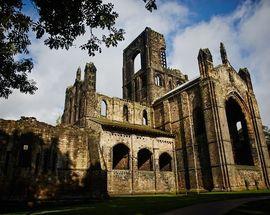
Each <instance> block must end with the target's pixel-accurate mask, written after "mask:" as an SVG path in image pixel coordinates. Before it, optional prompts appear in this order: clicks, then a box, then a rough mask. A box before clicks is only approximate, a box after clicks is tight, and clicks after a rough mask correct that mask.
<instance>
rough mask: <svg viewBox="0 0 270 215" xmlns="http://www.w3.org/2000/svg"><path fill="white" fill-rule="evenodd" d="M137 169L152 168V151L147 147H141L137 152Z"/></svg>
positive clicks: (148, 169) (149, 169) (147, 169)
mask: <svg viewBox="0 0 270 215" xmlns="http://www.w3.org/2000/svg"><path fill="white" fill-rule="evenodd" d="M138 170H146V171H152V170H153V161H152V153H151V152H150V151H149V150H148V149H141V150H140V151H139V152H138Z"/></svg>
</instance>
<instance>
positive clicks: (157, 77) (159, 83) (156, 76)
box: [155, 74, 163, 87]
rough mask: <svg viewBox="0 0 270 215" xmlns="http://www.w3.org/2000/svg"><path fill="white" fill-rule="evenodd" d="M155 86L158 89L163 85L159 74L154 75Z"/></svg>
mask: <svg viewBox="0 0 270 215" xmlns="http://www.w3.org/2000/svg"><path fill="white" fill-rule="evenodd" d="M155 85H157V86H160V87H161V86H162V85H163V81H162V77H161V75H160V74H157V75H155Z"/></svg>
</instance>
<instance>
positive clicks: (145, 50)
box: [123, 27, 187, 105]
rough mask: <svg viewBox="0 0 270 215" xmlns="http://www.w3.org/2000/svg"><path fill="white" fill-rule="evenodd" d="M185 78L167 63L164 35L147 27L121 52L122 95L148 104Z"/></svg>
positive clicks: (182, 81) (185, 78)
mask: <svg viewBox="0 0 270 215" xmlns="http://www.w3.org/2000/svg"><path fill="white" fill-rule="evenodd" d="M137 58H138V61H139V62H138V63H139V64H140V65H139V66H138V67H136V65H135V61H136V60H135V59H137ZM135 70H136V71H135ZM186 80H187V76H185V75H183V74H182V73H181V72H180V70H176V69H169V68H168V67H167V60H166V44H165V39H164V36H163V35H162V34H160V33H157V32H155V31H153V30H152V29H150V28H148V27H147V28H146V29H145V30H144V31H143V32H142V33H141V34H140V35H139V36H138V37H137V38H136V39H135V40H134V41H133V42H132V43H131V44H130V45H129V46H128V47H127V48H126V49H125V50H124V52H123V98H124V99H128V100H131V101H136V102H142V103H145V104H149V105H151V104H152V102H153V101H154V100H155V99H157V98H158V97H159V96H160V95H162V94H165V93H166V92H168V91H170V90H172V89H173V88H175V87H176V86H178V85H180V84H182V83H184V82H185V81H186Z"/></svg>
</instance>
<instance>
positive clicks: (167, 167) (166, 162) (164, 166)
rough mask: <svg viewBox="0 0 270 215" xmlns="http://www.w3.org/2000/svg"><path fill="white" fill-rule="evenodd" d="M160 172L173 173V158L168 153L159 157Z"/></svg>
mask: <svg viewBox="0 0 270 215" xmlns="http://www.w3.org/2000/svg"><path fill="white" fill-rule="evenodd" d="M159 170H160V171H172V157H171V156H170V155H169V154H168V153H167V152H163V153H162V154H161V155H160V156H159Z"/></svg>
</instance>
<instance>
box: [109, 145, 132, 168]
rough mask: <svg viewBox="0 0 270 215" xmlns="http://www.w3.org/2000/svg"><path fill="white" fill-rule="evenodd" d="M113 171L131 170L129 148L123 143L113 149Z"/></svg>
mask: <svg viewBox="0 0 270 215" xmlns="http://www.w3.org/2000/svg"><path fill="white" fill-rule="evenodd" d="M113 169H120V170H128V169H129V148H128V147H127V146H126V145H125V144H123V143H119V144H117V145H115V146H114V147H113Z"/></svg>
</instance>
